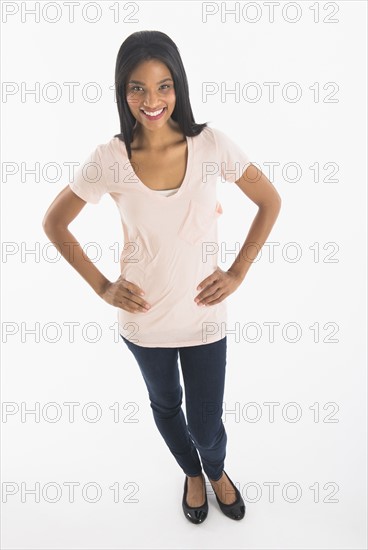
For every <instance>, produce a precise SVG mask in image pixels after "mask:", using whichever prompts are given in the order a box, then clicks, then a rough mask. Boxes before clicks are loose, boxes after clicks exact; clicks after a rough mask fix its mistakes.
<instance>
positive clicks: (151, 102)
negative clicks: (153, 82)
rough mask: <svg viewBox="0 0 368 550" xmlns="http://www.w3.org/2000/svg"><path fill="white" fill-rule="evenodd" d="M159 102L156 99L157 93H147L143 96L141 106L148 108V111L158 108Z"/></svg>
mask: <svg viewBox="0 0 368 550" xmlns="http://www.w3.org/2000/svg"><path fill="white" fill-rule="evenodd" d="M159 103H160V100H159V99H158V94H157V92H149V91H147V92H146V93H145V94H144V100H143V106H144V107H148V108H149V109H153V108H154V107H157V106H159Z"/></svg>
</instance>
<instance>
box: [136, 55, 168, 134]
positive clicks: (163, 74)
mask: <svg viewBox="0 0 368 550" xmlns="http://www.w3.org/2000/svg"><path fill="white" fill-rule="evenodd" d="M126 100H127V103H128V105H129V109H130V111H131V113H132V115H133V116H134V118H135V119H136V120H137V123H138V124H142V126H144V127H145V128H147V130H156V129H158V128H161V127H162V126H164V125H165V124H166V122H167V121H168V119H169V118H170V117H171V114H172V112H173V110H174V108H175V101H176V97H175V90H174V81H173V79H172V75H171V73H170V71H169V69H168V68H167V66H166V65H165V64H164V63H162V62H161V61H159V60H158V59H149V60H148V61H142V62H141V63H139V65H137V66H136V67H135V69H134V70H133V71H132V72H131V74H130V76H129V79H128V82H127V85H126ZM162 109H163V111H162V112H161V110H162ZM143 111H146V112H148V113H155V115H154V116H150V115H149V114H145V113H144V112H143ZM156 111H159V112H156Z"/></svg>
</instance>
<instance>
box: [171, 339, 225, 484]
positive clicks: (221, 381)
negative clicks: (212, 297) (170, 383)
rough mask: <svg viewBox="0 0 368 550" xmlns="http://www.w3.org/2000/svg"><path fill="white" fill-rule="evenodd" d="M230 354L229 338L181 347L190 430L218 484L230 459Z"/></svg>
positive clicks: (210, 475) (209, 473)
mask: <svg viewBox="0 0 368 550" xmlns="http://www.w3.org/2000/svg"><path fill="white" fill-rule="evenodd" d="M226 351H227V340H226V336H225V337H224V338H223V339H222V340H218V341H217V342H213V343H210V344H201V345H198V346H188V347H181V348H179V354H180V363H181V368H182V373H183V380H184V386H185V405H186V417H187V421H188V430H189V433H190V436H191V438H192V439H193V441H194V443H195V445H196V447H197V449H198V451H199V454H200V455H201V459H202V464H203V469H204V471H205V472H206V474H207V476H208V477H209V478H210V479H212V480H215V481H216V480H219V479H220V478H221V476H222V472H223V469H224V461H225V456H226V443H227V434H226V431H225V427H224V424H223V422H222V412H223V408H222V404H223V396H224V388H225V372H226Z"/></svg>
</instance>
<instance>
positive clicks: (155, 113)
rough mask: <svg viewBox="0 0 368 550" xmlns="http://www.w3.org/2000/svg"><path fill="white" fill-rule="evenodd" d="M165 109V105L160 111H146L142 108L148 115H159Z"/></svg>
mask: <svg viewBox="0 0 368 550" xmlns="http://www.w3.org/2000/svg"><path fill="white" fill-rule="evenodd" d="M164 109H165V107H162V109H160V110H159V111H154V112H153V113H147V111H145V110H144V109H142V111H143V112H144V114H145V115H148V116H157V115H159V114H160V113H162V111H163V110H164Z"/></svg>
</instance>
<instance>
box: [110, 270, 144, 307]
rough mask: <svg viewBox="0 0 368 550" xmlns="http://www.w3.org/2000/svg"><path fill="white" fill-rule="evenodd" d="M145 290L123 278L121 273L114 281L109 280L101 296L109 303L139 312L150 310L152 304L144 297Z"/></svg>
mask: <svg viewBox="0 0 368 550" xmlns="http://www.w3.org/2000/svg"><path fill="white" fill-rule="evenodd" d="M142 293H143V290H142V289H141V288H140V287H139V286H137V285H135V284H134V283H131V282H130V281H127V280H126V279H123V277H122V276H121V275H120V276H119V278H118V279H117V280H116V281H115V282H114V283H112V282H111V281H109V282H108V283H107V285H106V286H105V287H104V289H103V291H102V292H101V294H100V296H101V298H102V299H103V300H105V302H107V303H108V304H110V305H112V306H115V307H120V308H121V309H125V310H126V311H129V312H130V313H138V312H145V311H148V310H149V308H150V305H149V304H148V303H147V302H146V300H145V299H144V298H142Z"/></svg>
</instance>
